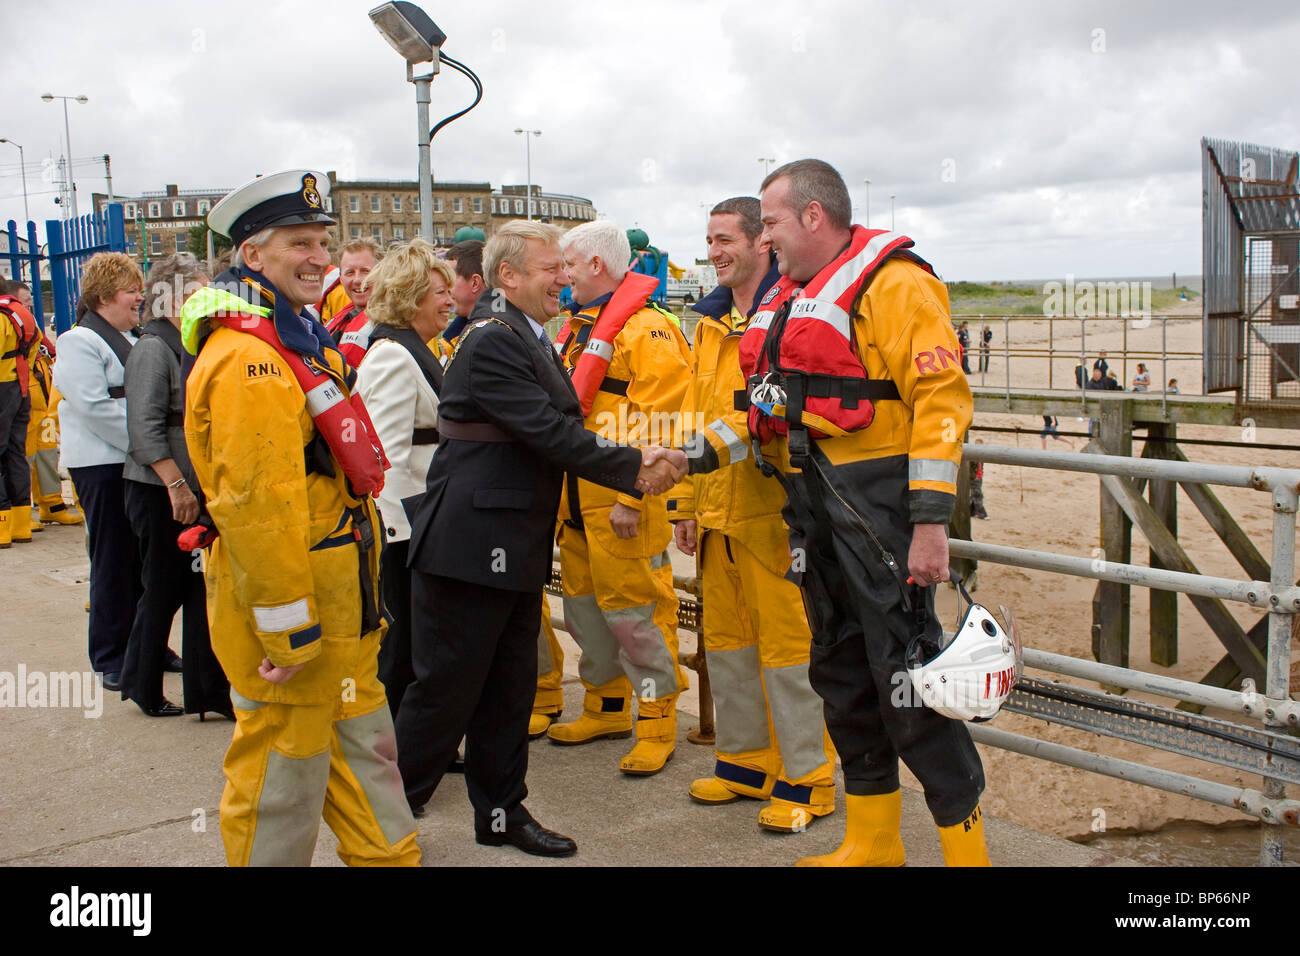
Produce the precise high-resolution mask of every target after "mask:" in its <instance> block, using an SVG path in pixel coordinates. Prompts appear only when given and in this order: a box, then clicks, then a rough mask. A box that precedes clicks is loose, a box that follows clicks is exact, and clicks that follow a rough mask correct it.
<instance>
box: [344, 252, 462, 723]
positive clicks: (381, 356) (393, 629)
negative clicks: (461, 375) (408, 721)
mask: <svg viewBox="0 0 1300 956" xmlns="http://www.w3.org/2000/svg"><path fill="white" fill-rule="evenodd" d="M455 281H456V274H455V272H453V271H452V268H451V266H450V265H449V264H448V263H447V262H445V261H444V260H442V259H439V258H438V256H437V254H436V253H435V252H434V249H433V246H431V245H429V243H428V242H426V241H424V240H423V239H412V240H411V241H410V242H407V243H404V244H402V245H400V246H396V247H394V248H393V249H391V250H389V252H388V254H387V255H386V256H385V257H384V259H383V261H382V262H380V263H379V265H378V266H377V267H376V269H375V270H374V271H373V272H371V273H370V276H369V277H368V278H367V280H366V284H367V285H368V286H369V289H370V299H369V301H368V302H367V305H366V314H367V315H368V316H369V318H370V320H371V321H372V322H373V323H374V326H375V329H374V331H373V332H372V333H371V336H370V348H369V350H368V351H367V352H366V354H365V357H364V358H363V359H362V361H361V365H360V367H359V368H358V369H357V388H358V389H359V390H360V392H361V397H362V400H363V401H364V402H365V403H366V410H367V411H369V413H370V419H371V421H373V422H374V424H375V430H376V431H377V432H378V433H379V438H380V440H381V441H382V442H383V445H384V452H385V454H386V455H387V456H388V460H389V462H390V463H391V464H392V467H391V468H390V469H389V470H388V472H387V473H386V474H385V475H384V488H383V490H382V491H381V492H380V493H379V495H378V499H377V501H378V505H379V512H380V523H381V525H382V526H383V531H384V539H385V540H384V544H385V547H384V553H383V557H382V559H381V561H380V580H381V581H382V584H383V593H384V603H385V604H386V605H387V607H388V613H389V614H390V615H391V616H392V622H391V623H390V625H389V628H388V636H387V637H386V638H385V639H384V643H383V646H382V647H381V648H380V651H379V678H380V680H382V681H383V682H384V688H385V689H386V690H387V692H388V705H389V707H390V708H391V709H392V713H393V717H394V719H396V717H397V708H398V706H399V705H400V704H401V701H402V694H403V693H404V692H405V690H406V688H407V686H408V685H409V684H410V683H411V681H413V680H414V679H415V673H414V671H413V669H412V666H411V572H410V570H409V569H408V568H407V567H406V556H407V550H408V545H409V539H410V537H411V526H410V523H409V522H408V520H407V516H406V510H405V509H404V508H403V506H402V501H403V499H406V498H413V497H418V496H419V495H422V494H424V484H425V478H426V476H427V475H428V472H429V464H430V462H432V460H433V455H434V452H435V451H437V447H438V446H437V440H438V434H437V430H436V429H437V425H438V389H439V387H440V386H441V385H442V360H443V359H444V358H445V355H444V354H443V353H442V350H441V349H440V348H439V344H440V342H441V338H440V336H441V335H442V331H443V329H445V328H446V327H447V322H448V320H449V319H450V318H451V310H452V303H453V300H452V295H451V287H452V285H454V284H455Z"/></svg>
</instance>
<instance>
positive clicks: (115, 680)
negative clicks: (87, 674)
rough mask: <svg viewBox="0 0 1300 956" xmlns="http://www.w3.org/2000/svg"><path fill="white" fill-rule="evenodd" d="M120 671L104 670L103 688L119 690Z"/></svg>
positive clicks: (120, 685) (120, 686) (120, 683)
mask: <svg viewBox="0 0 1300 956" xmlns="http://www.w3.org/2000/svg"><path fill="white" fill-rule="evenodd" d="M121 689H122V673H121V672H120V671H106V672H105V673H104V690H121Z"/></svg>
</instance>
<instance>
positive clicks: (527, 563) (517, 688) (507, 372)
mask: <svg viewBox="0 0 1300 956" xmlns="http://www.w3.org/2000/svg"><path fill="white" fill-rule="evenodd" d="M560 234H561V233H560V230H559V229H558V228H556V227H554V226H551V225H547V224H543V223H532V222H519V221H516V222H512V223H509V224H507V225H506V226H503V227H502V228H501V229H499V230H497V232H496V234H495V235H494V236H493V237H492V239H491V240H490V241H489V242H488V244H487V248H486V249H485V250H484V258H485V268H484V272H485V274H486V278H487V280H488V283H489V286H490V287H489V289H488V290H487V291H486V292H484V293H483V295H482V296H480V298H479V300H478V303H477V304H476V306H475V308H474V311H473V312H472V313H471V314H470V321H469V325H468V327H467V328H466V330H465V331H464V332H463V333H462V336H461V339H460V341H459V343H458V346H457V351H456V353H455V355H454V356H453V358H452V360H451V363H450V364H449V365H448V367H447V371H446V376H445V378H444V380H443V387H442V393H441V395H440V406H439V409H438V415H439V420H438V427H439V432H440V435H441V441H440V446H439V449H438V453H437V454H436V455H435V456H434V458H433V465H432V466H431V467H430V469H429V477H428V482H427V486H426V491H425V495H424V497H423V498H422V499H421V501H420V503H419V504H418V505H417V506H416V508H415V510H414V514H413V516H412V520H411V543H410V566H411V568H412V582H411V609H412V621H413V632H412V656H413V663H414V667H415V677H416V679H415V682H414V683H412V684H411V685H410V687H409V688H408V689H407V691H406V694H405V696H404V697H403V698H402V708H401V710H400V711H399V712H398V719H397V750H398V767H399V768H400V770H401V773H402V780H403V782H404V784H405V786H406V797H407V800H408V801H409V802H410V804H411V806H412V808H415V809H417V810H418V808H420V807H422V806H423V805H424V803H425V802H426V801H427V800H428V799H429V798H430V796H432V794H433V792H434V790H435V788H436V787H437V786H438V782H439V781H440V780H441V779H442V775H443V773H444V772H445V771H446V769H447V766H448V764H450V762H451V761H452V759H453V758H454V757H455V755H456V748H457V744H458V743H459V742H460V740H461V737H462V736H464V737H465V741H466V743H465V781H466V784H467V786H468V788H469V798H470V802H471V803H472V804H473V806H474V829H475V835H476V837H477V839H478V842H479V843H483V844H487V845H492V846H500V845H502V844H505V843H510V844H513V845H515V846H517V847H519V848H520V849H522V850H524V851H525V852H528V853H536V854H540V855H549V856H559V855H564V854H568V853H572V852H573V851H574V850H575V849H576V844H575V843H574V841H573V840H571V839H569V838H568V837H565V836H561V835H560V834H558V833H553V832H552V831H550V830H547V829H545V828H543V827H542V826H541V825H540V824H538V823H537V822H536V821H535V820H533V818H532V816H531V815H530V814H529V813H528V811H527V810H526V809H525V808H524V806H523V799H524V797H525V796H526V794H527V788H526V787H525V785H524V776H525V773H526V771H527V768H528V717H529V714H530V712H531V710H532V701H533V688H534V684H535V683H536V680H537V622H538V620H539V619H540V617H541V610H542V608H541V602H542V586H543V584H544V583H545V582H546V580H547V579H548V578H549V577H550V570H551V545H552V541H553V539H554V532H555V516H556V511H557V508H558V505H559V500H560V487H561V483H562V481H563V478H564V472H565V471H570V472H572V473H574V474H575V475H578V476H579V477H582V478H585V479H587V480H588V481H594V482H596V483H598V484H602V485H607V486H609V487H611V488H618V489H620V490H622V491H626V492H629V493H635V492H638V491H640V492H649V493H652V494H661V493H663V492H666V491H667V490H669V488H671V487H672V485H673V484H674V483H675V482H676V480H677V479H678V478H680V477H681V476H682V475H684V474H685V472H686V461H685V456H684V455H683V454H682V453H681V452H677V451H665V450H664V449H662V448H657V447H653V446H652V447H648V448H644V449H637V448H629V447H626V446H622V445H611V444H609V443H608V442H603V443H602V441H601V439H599V438H598V436H597V435H596V434H595V433H594V432H590V431H587V430H586V429H585V428H584V427H583V417H582V407H581V405H580V403H579V401H578V397H577V394H576V393H575V392H574V390H573V386H572V385H571V384H570V382H569V378H568V376H567V375H566V374H565V372H564V370H563V367H562V365H561V364H560V361H559V357H558V356H557V355H556V354H555V350H554V349H553V348H552V347H551V344H550V341H549V339H548V338H547V336H546V332H545V329H544V328H543V327H542V323H544V322H546V321H547V320H548V319H551V318H554V317H555V315H556V314H558V312H559V294H560V291H561V290H562V289H563V288H564V287H565V286H566V285H568V284H569V279H568V276H567V275H566V274H565V271H564V260H563V257H562V255H561V252H560V247H559V245H558V242H557V240H558V238H559V236H560Z"/></svg>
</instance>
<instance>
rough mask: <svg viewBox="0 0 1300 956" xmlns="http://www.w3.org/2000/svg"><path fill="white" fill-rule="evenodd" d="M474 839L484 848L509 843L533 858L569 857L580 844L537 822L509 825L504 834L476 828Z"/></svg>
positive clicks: (489, 829)
mask: <svg viewBox="0 0 1300 956" xmlns="http://www.w3.org/2000/svg"><path fill="white" fill-rule="evenodd" d="M474 839H475V840H477V841H478V842H479V843H481V844H482V845H483V846H505V845H506V844H507V843H508V844H510V845H511V846H514V847H518V848H519V849H521V850H523V851H524V852H525V853H531V854H533V856H569V855H570V854H572V853H576V852H577V850H578V844H577V843H575V842H574V841H573V840H571V839H570V838H569V837H566V836H564V835H563V834H560V833H556V832H555V831H554V830H548V829H546V827H544V826H542V825H541V824H540V823H538V822H537V821H536V820H529V821H528V822H527V823H518V824H507V826H506V829H505V832H504V833H495V832H493V831H492V829H491V828H488V829H480V828H479V827H477V826H476V827H475V828H474Z"/></svg>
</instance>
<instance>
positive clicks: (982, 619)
mask: <svg viewBox="0 0 1300 956" xmlns="http://www.w3.org/2000/svg"><path fill="white" fill-rule="evenodd" d="M952 577H953V581H954V582H955V583H956V585H957V588H958V590H959V591H960V592H961V595H962V597H964V598H965V599H966V604H967V607H966V613H965V614H963V615H961V617H960V620H959V621H958V622H957V629H956V630H955V631H954V632H953V634H952V635H951V637H949V635H947V634H945V635H943V642H942V643H941V644H940V646H939V647H938V649H937V650H936V649H935V645H934V643H933V642H932V641H927V640H924V639H922V638H918V639H916V640H913V641H912V643H911V646H910V647H909V648H908V661H907V663H908V673H909V674H910V675H911V678H912V686H913V687H914V688H915V689H916V692H917V694H918V695H919V696H920V698H921V701H922V703H924V704H925V706H927V707H929V708H930V709H931V710H933V711H935V712H937V713H940V714H943V715H944V716H945V717H951V718H952V719H953V720H971V721H976V722H979V721H985V720H991V719H992V718H993V717H994V715H996V714H997V712H998V710H999V708H1001V707H1002V704H1003V702H1005V701H1006V699H1007V698H1008V697H1010V696H1011V690H1012V688H1013V687H1014V686H1015V683H1016V681H1017V680H1018V679H1019V677H1020V669H1021V649H1020V630H1019V628H1018V627H1017V626H1016V619H1015V616H1014V615H1013V614H1012V613H1011V612H1010V611H1009V610H1007V608H1006V607H1003V606H1001V605H999V606H998V610H999V611H1000V612H1001V614H1002V618H1003V620H1004V621H1005V622H1006V626H1005V627H1003V625H1002V624H1000V623H999V622H998V620H997V619H996V618H995V617H994V616H993V615H992V614H990V613H989V612H988V611H987V610H986V609H985V608H984V607H983V605H980V604H976V603H975V602H974V601H972V600H971V597H970V595H969V594H968V593H967V592H966V588H965V587H964V586H963V585H962V583H961V578H959V577H958V576H957V575H956V574H954V575H953V576H952Z"/></svg>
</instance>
